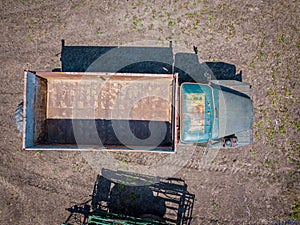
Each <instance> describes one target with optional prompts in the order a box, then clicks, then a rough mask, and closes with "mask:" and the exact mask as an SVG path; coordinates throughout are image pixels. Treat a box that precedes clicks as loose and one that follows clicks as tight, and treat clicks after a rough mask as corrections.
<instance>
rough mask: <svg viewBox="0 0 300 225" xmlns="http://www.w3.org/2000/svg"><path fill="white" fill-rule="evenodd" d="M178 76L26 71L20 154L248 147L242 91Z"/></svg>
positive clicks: (249, 114) (248, 113)
mask: <svg viewBox="0 0 300 225" xmlns="http://www.w3.org/2000/svg"><path fill="white" fill-rule="evenodd" d="M150 66H151V65H150ZM180 76H181V73H180V72H179V73H178V72H176V70H171V71H170V72H169V73H147V72H146V73H145V72H144V73H141V72H130V71H129V72H122V70H120V71H118V72H110V71H108V72H107V71H101V72H99V71H92V72H76V71H75V72H74V71H72V72H68V71H64V70H62V71H60V72H38V71H29V70H27V71H25V74H24V79H25V82H24V85H25V90H24V106H23V117H22V121H23V122H22V126H23V128H22V129H23V149H24V150H131V151H157V152H170V153H172V152H176V148H177V146H178V145H179V144H191V143H195V144H199V145H204V146H208V147H211V148H222V147H225V148H226V147H228V148H230V147H239V146H243V145H248V144H250V143H251V141H252V138H251V137H252V135H251V134H252V130H251V126H252V121H253V105H252V101H251V98H250V93H251V86H250V85H249V84H246V83H243V82H240V81H236V80H214V79H209V80H207V82H201V83H199V82H192V81H190V80H189V81H185V80H182V79H181V77H180ZM19 111H20V110H19Z"/></svg>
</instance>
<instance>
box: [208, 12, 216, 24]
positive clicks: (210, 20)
mask: <svg viewBox="0 0 300 225" xmlns="http://www.w3.org/2000/svg"><path fill="white" fill-rule="evenodd" d="M208 19H209V22H211V23H212V22H214V21H215V19H214V18H213V16H212V15H211V14H208Z"/></svg>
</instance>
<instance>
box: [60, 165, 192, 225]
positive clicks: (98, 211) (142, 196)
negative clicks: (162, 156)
mask: <svg viewBox="0 0 300 225" xmlns="http://www.w3.org/2000/svg"><path fill="white" fill-rule="evenodd" d="M106 177H109V179H107V178H106ZM147 183H149V185H145V184H147ZM139 185H143V186H139ZM194 199H195V195H194V194H191V193H189V192H188V190H187V184H186V183H185V182H184V180H182V179H177V178H159V177H151V176H145V175H139V174H133V173H128V172H124V171H110V170H104V169H103V170H102V175H101V176H100V175H98V176H97V179H96V181H95V185H94V190H93V193H92V195H91V198H90V199H89V200H87V201H86V202H83V203H81V204H75V205H73V206H72V207H70V208H68V209H66V210H67V211H69V212H70V216H69V217H68V218H67V220H66V221H65V223H64V224H110V223H113V221H119V222H120V220H121V221H122V222H123V223H120V224H145V225H146V224H178V225H179V224H190V223H191V220H192V211H193V205H194ZM125 222H127V223H125Z"/></svg>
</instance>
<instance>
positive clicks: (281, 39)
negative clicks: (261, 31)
mask: <svg viewBox="0 0 300 225" xmlns="http://www.w3.org/2000/svg"><path fill="white" fill-rule="evenodd" d="M279 40H280V41H281V42H284V40H285V36H284V34H282V35H280V37H279Z"/></svg>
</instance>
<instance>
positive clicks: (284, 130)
mask: <svg viewBox="0 0 300 225" xmlns="http://www.w3.org/2000/svg"><path fill="white" fill-rule="evenodd" d="M279 131H280V132H281V133H282V134H284V135H286V128H285V125H281V126H280V127H279Z"/></svg>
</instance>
